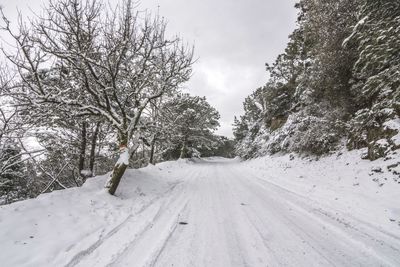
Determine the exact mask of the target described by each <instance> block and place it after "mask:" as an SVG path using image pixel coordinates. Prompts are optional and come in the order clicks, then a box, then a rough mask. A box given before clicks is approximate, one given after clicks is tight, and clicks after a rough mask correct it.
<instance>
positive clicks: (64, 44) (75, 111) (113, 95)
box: [0, 0, 400, 204]
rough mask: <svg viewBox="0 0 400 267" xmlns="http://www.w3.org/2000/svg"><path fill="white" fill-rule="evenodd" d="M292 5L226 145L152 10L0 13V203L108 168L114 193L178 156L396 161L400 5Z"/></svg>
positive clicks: (304, 0) (54, 6)
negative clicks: (340, 153)
mask: <svg viewBox="0 0 400 267" xmlns="http://www.w3.org/2000/svg"><path fill="white" fill-rule="evenodd" d="M296 8H297V10H298V19H297V23H296V29H295V30H294V31H293V33H292V34H291V35H290V36H289V42H288V44H287V47H286V49H285V51H284V52H283V53H282V54H280V55H278V56H277V58H276V60H275V62H272V63H267V64H266V71H267V72H266V75H268V82H267V83H266V84H265V85H264V86H262V87H260V88H258V89H256V90H255V91H254V92H253V93H252V94H251V95H249V96H248V97H247V98H246V99H245V101H244V103H243V107H244V114H243V115H241V116H238V117H235V118H234V123H233V126H234V128H233V134H234V139H233V140H231V139H229V138H227V137H224V136H218V135H216V134H215V130H216V129H217V128H218V126H219V118H220V115H219V113H218V111H217V110H216V109H215V108H214V107H212V106H211V105H210V104H209V103H208V102H207V100H206V98H205V97H201V96H193V95H190V94H188V93H187V92H185V91H182V85H184V84H185V82H187V81H188V80H189V79H190V77H191V74H192V66H193V64H195V59H194V47H192V46H191V45H188V44H187V43H186V42H185V41H184V40H183V39H182V38H181V37H178V36H168V35H167V34H166V26H167V23H166V21H165V20H164V18H162V17H160V16H158V15H153V14H151V13H149V12H146V13H145V14H144V15H143V13H142V12H139V11H137V9H136V4H135V3H134V2H132V1H130V0H129V1H125V2H123V4H122V5H120V6H119V7H118V8H117V9H116V10H113V9H111V8H110V7H108V6H107V5H106V4H104V3H103V2H101V1H95V0H92V1H81V0H61V1H50V3H49V5H47V6H46V7H45V8H44V10H43V12H42V13H41V14H40V15H35V17H34V18H32V19H31V20H30V23H28V24H27V23H24V22H22V20H21V19H19V20H14V21H11V20H9V19H8V18H7V16H6V14H4V12H1V14H2V21H1V23H0V30H1V31H2V32H5V33H6V34H7V35H8V36H9V37H10V38H11V39H12V40H13V46H12V48H13V49H10V48H9V47H7V45H6V44H3V45H2V52H3V55H4V57H5V58H6V61H5V62H4V63H2V64H1V68H0V73H1V75H0V97H1V98H0V101H1V107H0V115H1V116H0V128H1V129H0V203H1V204H8V203H11V202H14V201H17V200H22V199H26V198H33V197H36V196H38V195H39V194H41V193H45V192H51V191H53V190H59V189H65V188H70V187H77V186H78V187H79V186H81V185H82V184H83V183H85V181H86V179H88V178H89V177H93V176H96V175H101V174H105V173H107V172H110V171H112V173H111V176H110V179H109V181H108V183H107V185H106V187H107V188H108V190H109V192H110V193H111V194H114V193H115V191H116V188H117V187H118V184H119V182H120V179H121V177H122V176H123V174H124V172H125V169H126V168H127V167H133V168H139V167H143V166H146V165H148V164H155V163H157V162H162V161H166V160H175V159H178V158H188V157H200V156H202V157H209V156H222V157H234V156H239V157H241V158H242V159H250V158H255V157H260V156H264V155H268V154H275V153H297V154H299V155H307V156H316V157H320V156H324V155H328V154H331V153H333V152H335V151H337V150H338V149H340V148H342V147H343V146H345V147H347V149H348V150H353V149H363V151H364V152H363V154H362V158H363V159H369V160H376V159H378V158H385V159H391V158H393V157H396V155H397V151H396V150H397V149H399V148H400V118H399V116H400V38H399V34H400V3H399V2H398V1H396V0H388V1H386V0H385V1H384V0H377V1H376V0H346V1H313V0H301V1H299V2H298V3H297V4H296ZM100 18H101V19H100ZM15 25H16V26H17V27H15ZM238 113H240V110H239V109H238Z"/></svg>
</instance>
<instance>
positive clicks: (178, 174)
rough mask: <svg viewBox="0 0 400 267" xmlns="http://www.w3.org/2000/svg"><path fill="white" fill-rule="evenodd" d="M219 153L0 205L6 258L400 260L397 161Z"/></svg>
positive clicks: (30, 261)
mask: <svg viewBox="0 0 400 267" xmlns="http://www.w3.org/2000/svg"><path fill="white" fill-rule="evenodd" d="M358 153H360V152H358V151H354V152H351V153H349V152H344V153H343V154H342V153H339V154H337V155H332V156H329V157H326V158H322V159H320V160H310V159H299V158H295V157H293V156H290V155H285V156H273V157H264V158H259V159H255V160H251V161H247V162H240V161H239V160H227V159H222V158H210V159H204V160H197V161H187V160H186V161H183V160H180V161H177V162H165V163H161V164H158V165H156V166H149V167H146V168H143V169H139V170H128V171H127V172H126V174H125V176H124V178H123V180H122V182H121V185H120V187H119V189H118V191H117V195H116V196H115V197H113V196H110V195H108V194H107V193H106V191H105V190H104V189H103V185H104V183H105V181H106V180H107V177H106V176H101V177H96V178H92V179H89V180H88V181H87V182H86V184H85V185H84V186H83V187H82V188H74V189H68V190H63V191H57V192H53V193H50V194H45V195H41V196H40V197H38V198H37V199H32V200H27V201H22V202H18V203H14V204H11V205H8V206H2V207H0V236H1V239H0V251H1V253H0V262H1V266H221V267H225V266H400V198H399V195H400V184H399V183H398V181H400V179H399V177H398V175H399V173H400V170H397V169H398V168H399V166H400V165H399V164H398V162H397V161H396V159H392V160H388V161H383V160H382V161H375V162H369V161H364V160H359V155H358Z"/></svg>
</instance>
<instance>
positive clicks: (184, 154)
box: [180, 138, 188, 159]
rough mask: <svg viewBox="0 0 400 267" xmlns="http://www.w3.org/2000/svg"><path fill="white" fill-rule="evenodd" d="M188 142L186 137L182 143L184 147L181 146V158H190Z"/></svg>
mask: <svg viewBox="0 0 400 267" xmlns="http://www.w3.org/2000/svg"><path fill="white" fill-rule="evenodd" d="M186 143H187V142H186V138H185V140H184V141H183V143H182V148H181V155H180V158H181V159H185V158H188V149H187V144H186Z"/></svg>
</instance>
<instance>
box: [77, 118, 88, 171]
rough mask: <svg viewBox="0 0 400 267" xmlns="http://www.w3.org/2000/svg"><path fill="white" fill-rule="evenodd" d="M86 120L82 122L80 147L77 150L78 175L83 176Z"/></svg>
mask: <svg viewBox="0 0 400 267" xmlns="http://www.w3.org/2000/svg"><path fill="white" fill-rule="evenodd" d="M86 128H87V125H86V122H83V123H82V131H81V147H80V150H79V163H78V170H79V175H80V176H81V177H83V178H84V175H83V174H82V171H83V169H84V168H85V154H86V143H87V140H86Z"/></svg>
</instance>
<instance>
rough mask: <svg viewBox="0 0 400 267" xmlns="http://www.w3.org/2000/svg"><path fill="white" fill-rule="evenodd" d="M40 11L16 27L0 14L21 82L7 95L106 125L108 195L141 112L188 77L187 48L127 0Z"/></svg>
mask: <svg viewBox="0 0 400 267" xmlns="http://www.w3.org/2000/svg"><path fill="white" fill-rule="evenodd" d="M44 11H45V15H43V16H41V17H37V18H36V19H35V20H32V21H31V22H30V25H31V26H30V27H29V28H28V27H27V26H26V25H25V24H23V23H22V22H21V21H22V20H20V24H19V32H18V33H14V32H13V31H12V30H11V28H10V22H9V21H8V20H7V19H6V18H5V17H4V15H3V25H2V29H3V30H5V31H7V32H8V33H9V34H10V36H11V37H13V38H14V40H15V42H16V44H17V46H18V52H17V53H16V54H10V53H7V52H5V51H4V52H5V55H6V56H7V58H8V59H9V60H10V61H11V62H12V63H13V64H14V65H15V66H16V67H17V69H18V71H19V77H20V78H21V80H22V84H21V87H20V88H19V90H15V91H14V92H13V96H14V97H18V99H19V101H20V102H21V103H23V104H25V105H26V106H36V107H43V108H47V109H50V110H57V111H60V112H67V113H69V114H73V115H74V116H88V117H99V118H100V119H101V120H105V121H107V122H108V123H110V124H111V125H112V126H113V128H114V129H115V131H116V133H117V135H118V145H119V148H120V157H119V159H118V161H117V163H116V165H115V167H114V170H113V172H112V175H111V177H110V180H109V182H108V183H107V185H106V187H107V188H108V190H109V192H110V194H114V193H115V191H116V189H117V187H118V184H119V182H120V179H121V177H122V176H123V174H124V172H125V169H126V168H127V166H128V160H129V155H130V154H131V153H129V152H130V151H132V150H136V146H137V145H138V142H137V141H138V139H139V137H140V131H139V130H138V129H139V127H138V125H139V124H140V118H141V116H142V112H143V110H144V109H145V108H146V107H147V106H148V104H149V103H150V102H151V101H152V100H154V99H157V98H159V97H161V96H162V95H163V94H164V93H166V92H171V91H174V90H176V89H177V88H178V87H179V85H180V84H181V83H183V82H185V81H187V80H188V79H189V77H190V74H191V66H192V63H193V49H191V48H188V47H187V46H186V45H185V44H183V43H182V41H181V40H180V39H179V38H178V37H174V38H172V39H168V38H167V37H166V35H165V29H166V23H165V21H164V20H163V19H161V18H159V17H157V16H156V17H151V16H150V15H148V14H141V13H139V12H136V11H135V7H134V6H133V3H132V1H131V0H127V1H125V2H123V3H122V4H121V6H120V7H119V8H117V10H110V9H109V8H105V7H104V6H103V5H102V4H101V3H100V2H99V1H97V0H86V1H85V0H61V1H50V4H49V6H48V7H47V8H46V9H45V10H44Z"/></svg>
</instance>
